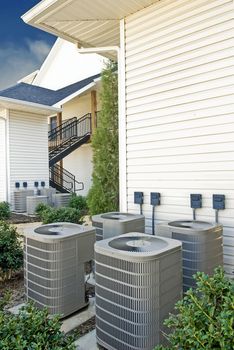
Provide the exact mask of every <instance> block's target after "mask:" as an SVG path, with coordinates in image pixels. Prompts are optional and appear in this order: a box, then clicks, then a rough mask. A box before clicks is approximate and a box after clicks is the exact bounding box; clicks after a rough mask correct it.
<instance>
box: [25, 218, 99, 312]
mask: <svg viewBox="0 0 234 350" xmlns="http://www.w3.org/2000/svg"><path fill="white" fill-rule="evenodd" d="M94 243H95V230H94V228H93V227H85V226H81V225H76V224H71V223H56V224H49V225H42V226H40V227H38V228H36V229H35V230H34V231H33V230H30V229H28V230H27V231H26V232H25V237H24V273H25V290H26V296H27V299H28V300H32V301H33V302H34V303H35V304H36V305H37V306H38V307H39V308H43V307H47V308H48V310H49V312H50V313H51V314H61V315H62V316H67V315H69V314H71V313H73V312H75V311H77V310H79V309H81V308H83V307H84V306H86V305H87V300H86V297H85V270H84V264H85V262H87V261H90V260H91V259H93V255H94Z"/></svg>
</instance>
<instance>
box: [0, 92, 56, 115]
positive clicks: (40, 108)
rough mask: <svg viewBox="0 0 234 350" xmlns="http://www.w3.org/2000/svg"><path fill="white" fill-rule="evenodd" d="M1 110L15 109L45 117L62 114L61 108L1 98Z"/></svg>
mask: <svg viewBox="0 0 234 350" xmlns="http://www.w3.org/2000/svg"><path fill="white" fill-rule="evenodd" d="M0 108H4V109H13V110H19V111H25V112H29V113H30V112H32V113H37V114H41V115H45V116H49V115H51V114H54V113H59V112H61V111H62V110H61V108H56V107H51V106H47V105H42V104H39V103H34V102H28V101H22V100H16V99H14V98H9V97H3V96H0Z"/></svg>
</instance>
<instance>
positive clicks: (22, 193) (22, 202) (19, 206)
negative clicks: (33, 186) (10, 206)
mask: <svg viewBox="0 0 234 350" xmlns="http://www.w3.org/2000/svg"><path fill="white" fill-rule="evenodd" d="M33 195H34V191H33V190H26V189H23V190H17V191H14V210H15V211H16V212H18V213H24V212H26V209H27V205H26V198H27V196H33Z"/></svg>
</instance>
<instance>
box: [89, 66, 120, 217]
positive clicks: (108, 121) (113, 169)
mask: <svg viewBox="0 0 234 350" xmlns="http://www.w3.org/2000/svg"><path fill="white" fill-rule="evenodd" d="M116 69H117V67H116V64H115V63H113V62H109V64H108V65H107V67H106V69H104V70H103V72H102V76H101V82H102V90H101V106H102V110H101V111H100V114H99V115H98V118H99V119H98V127H97V129H96V130H95V132H94V134H93V135H92V148H93V174H92V178H93V184H92V187H91V189H90V191H89V193H88V196H87V202H88V207H89V211H90V215H94V214H98V213H103V212H108V211H117V210H119V143H118V75H117V74H116V72H115V71H116Z"/></svg>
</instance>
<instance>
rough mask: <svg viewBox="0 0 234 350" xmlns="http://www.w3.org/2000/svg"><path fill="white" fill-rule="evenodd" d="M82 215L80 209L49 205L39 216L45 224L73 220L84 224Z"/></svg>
mask: <svg viewBox="0 0 234 350" xmlns="http://www.w3.org/2000/svg"><path fill="white" fill-rule="evenodd" d="M82 216H83V215H82V213H81V212H80V210H78V209H75V208H69V207H61V208H51V207H47V208H46V209H45V210H43V211H41V212H40V213H39V217H40V219H41V220H42V222H43V224H50V223H53V222H73V223H76V224H82V223H83V220H82Z"/></svg>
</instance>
